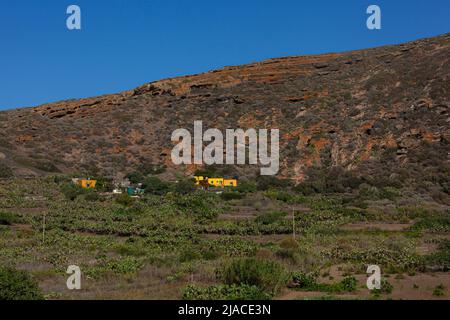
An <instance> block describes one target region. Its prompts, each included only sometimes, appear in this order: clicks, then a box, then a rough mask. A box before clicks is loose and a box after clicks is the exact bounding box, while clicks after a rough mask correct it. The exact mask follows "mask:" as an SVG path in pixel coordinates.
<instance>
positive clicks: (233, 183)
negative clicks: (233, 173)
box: [223, 179, 237, 187]
mask: <svg viewBox="0 0 450 320" xmlns="http://www.w3.org/2000/svg"><path fill="white" fill-rule="evenodd" d="M223 186H224V187H237V180H236V179H223Z"/></svg>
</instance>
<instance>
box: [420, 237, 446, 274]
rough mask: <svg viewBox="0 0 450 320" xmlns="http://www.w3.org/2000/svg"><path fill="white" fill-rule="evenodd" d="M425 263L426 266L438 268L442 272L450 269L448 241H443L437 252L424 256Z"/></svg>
mask: <svg viewBox="0 0 450 320" xmlns="http://www.w3.org/2000/svg"><path fill="white" fill-rule="evenodd" d="M425 263H426V264H427V265H432V266H439V267H441V268H442V269H443V270H449V269H450V240H447V241H443V242H442V243H441V244H440V245H439V247H438V251H436V252H433V253H431V254H429V255H427V256H425Z"/></svg>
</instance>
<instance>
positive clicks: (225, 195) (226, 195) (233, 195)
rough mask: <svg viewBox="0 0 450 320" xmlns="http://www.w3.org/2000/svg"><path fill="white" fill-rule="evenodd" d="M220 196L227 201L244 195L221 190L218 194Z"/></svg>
mask: <svg viewBox="0 0 450 320" xmlns="http://www.w3.org/2000/svg"><path fill="white" fill-rule="evenodd" d="M220 197H221V198H222V199H223V200H225V201H229V200H235V199H242V198H243V197H244V196H243V195H242V194H240V193H237V192H223V193H222V194H221V195H220Z"/></svg>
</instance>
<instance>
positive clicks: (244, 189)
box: [236, 181, 257, 193]
mask: <svg viewBox="0 0 450 320" xmlns="http://www.w3.org/2000/svg"><path fill="white" fill-rule="evenodd" d="M256 190H257V189H256V184H255V183H253V182H249V181H244V182H240V183H238V185H237V187H236V191H237V192H240V193H251V192H256Z"/></svg>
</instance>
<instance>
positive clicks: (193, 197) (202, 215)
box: [167, 193, 223, 220]
mask: <svg viewBox="0 0 450 320" xmlns="http://www.w3.org/2000/svg"><path fill="white" fill-rule="evenodd" d="M167 196H168V198H169V199H170V200H171V201H173V204H174V205H175V206H176V207H177V208H178V209H179V210H181V211H182V212H184V213H186V214H191V215H194V216H195V217H196V218H197V219H200V220H202V219H214V218H216V217H217V216H218V215H219V214H220V213H221V212H222V209H223V208H221V207H220V206H219V203H218V198H217V196H216V195H214V194H209V193H193V194H188V195H175V194H168V195H167Z"/></svg>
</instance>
